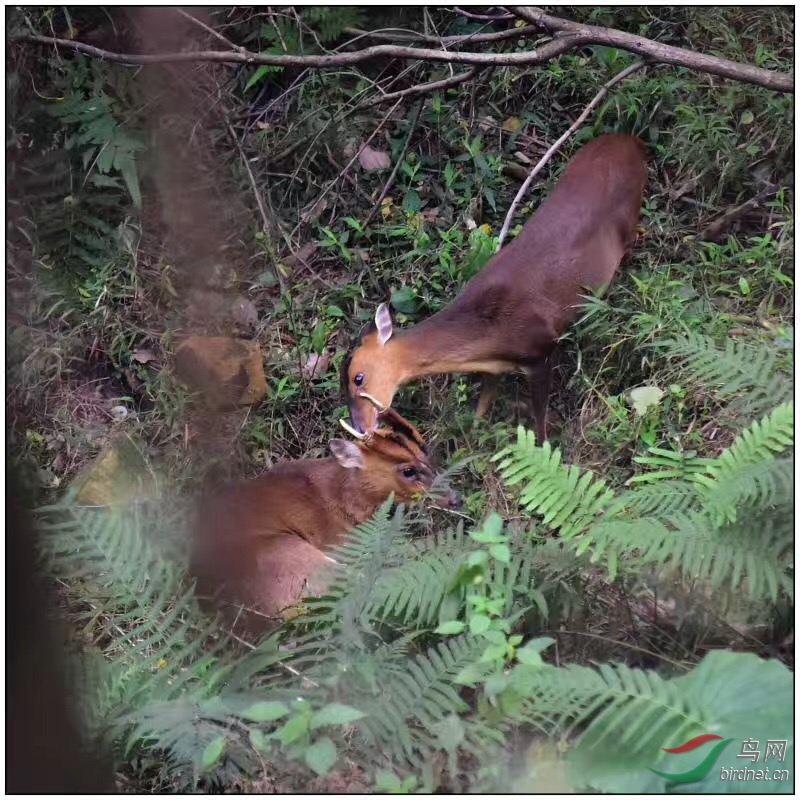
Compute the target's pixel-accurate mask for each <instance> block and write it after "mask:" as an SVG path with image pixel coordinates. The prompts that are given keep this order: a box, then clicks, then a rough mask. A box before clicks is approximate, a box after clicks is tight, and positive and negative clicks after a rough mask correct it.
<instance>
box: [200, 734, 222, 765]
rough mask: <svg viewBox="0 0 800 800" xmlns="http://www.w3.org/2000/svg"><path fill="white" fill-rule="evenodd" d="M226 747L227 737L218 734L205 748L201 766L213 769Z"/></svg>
mask: <svg viewBox="0 0 800 800" xmlns="http://www.w3.org/2000/svg"><path fill="white" fill-rule="evenodd" d="M224 749H225V737H224V736H217V737H216V738H215V739H212V740H211V741H210V742H209V743H208V744H207V745H206V748H205V750H203V755H202V756H201V758H200V766H201V767H202V768H203V769H204V770H205V769H211V767H213V766H214V765H215V764H216V763H217V762H218V761H219V760H220V757H221V756H222V751H223V750H224Z"/></svg>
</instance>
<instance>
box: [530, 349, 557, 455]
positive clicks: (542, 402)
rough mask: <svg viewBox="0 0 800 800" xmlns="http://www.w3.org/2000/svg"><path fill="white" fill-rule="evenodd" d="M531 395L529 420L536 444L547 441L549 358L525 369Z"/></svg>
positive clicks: (542, 359) (550, 371) (550, 370)
mask: <svg viewBox="0 0 800 800" xmlns="http://www.w3.org/2000/svg"><path fill="white" fill-rule="evenodd" d="M525 372H526V373H527V375H528V387H529V388H530V393H531V420H532V421H533V431H534V433H535V434H536V443H537V444H544V443H545V441H547V402H548V400H549V398H550V376H551V373H552V369H551V363H550V356H549V355H548V356H546V357H544V358H541V359H539V360H537V361H535V362H534V363H533V364H530V365H529V366H527V367H526V368H525Z"/></svg>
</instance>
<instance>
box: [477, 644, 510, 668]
mask: <svg viewBox="0 0 800 800" xmlns="http://www.w3.org/2000/svg"><path fill="white" fill-rule="evenodd" d="M507 652H508V645H507V644H506V642H497V643H496V644H490V645H489V646H488V647H487V648H486V649H485V650H484V651H483V655H482V656H481V657H480V659H479V661H481V662H483V663H486V662H491V661H497V659H498V658H505V655H506V653H507Z"/></svg>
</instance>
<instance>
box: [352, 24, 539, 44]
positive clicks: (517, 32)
mask: <svg viewBox="0 0 800 800" xmlns="http://www.w3.org/2000/svg"><path fill="white" fill-rule="evenodd" d="M392 30H395V29H387V30H385V31H362V30H360V29H359V28H345V29H344V32H345V33H350V34H352V35H354V36H357V37H358V38H359V39H378V40H380V41H384V42H396V41H398V39H400V40H401V41H407V42H425V43H427V44H440V43H441V44H442V45H444V46H446V47H457V46H458V45H461V44H477V43H479V42H499V41H502V40H504V39H520V38H522V37H524V36H532V35H533V34H534V33H537V32H538V30H539V29H538V28H537V26H536V25H525V26H524V27H522V28H509V29H508V30H505V31H494V32H492V33H466V34H461V35H459V36H442V37H441V38H439V37H438V36H428V35H427V34H424V33H416V32H415V31H405V30H402V29H398V30H396V32H395V33H392V32H391V31H392ZM398 34H399V35H398Z"/></svg>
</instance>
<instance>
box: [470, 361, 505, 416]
mask: <svg viewBox="0 0 800 800" xmlns="http://www.w3.org/2000/svg"><path fill="white" fill-rule="evenodd" d="M499 386H500V376H499V375H493V374H491V373H488V372H487V373H484V375H483V379H482V382H481V396H480V397H479V398H478V407H477V408H476V409H475V416H476V417H485V416H486V413H487V412H488V411H489V406H490V405H491V404H492V402H494V399H495V397H497V388H498V387H499Z"/></svg>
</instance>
